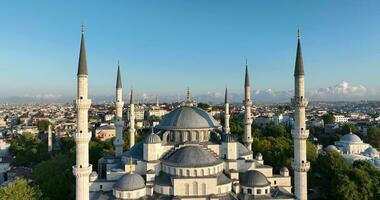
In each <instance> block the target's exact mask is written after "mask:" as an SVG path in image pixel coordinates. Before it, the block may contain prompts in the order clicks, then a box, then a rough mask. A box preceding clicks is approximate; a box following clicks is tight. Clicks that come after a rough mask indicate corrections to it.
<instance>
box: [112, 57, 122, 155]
mask: <svg viewBox="0 0 380 200" xmlns="http://www.w3.org/2000/svg"><path fill="white" fill-rule="evenodd" d="M122 90H123V89H122V86H121V75H120V65H119V62H118V63H117V79H116V103H115V104H116V115H115V126H116V139H115V140H114V141H113V144H114V145H115V156H116V157H120V156H121V154H122V153H123V145H124V140H123V128H124V122H123V107H124V101H123V92H122Z"/></svg>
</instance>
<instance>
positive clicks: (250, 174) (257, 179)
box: [239, 170, 270, 187]
mask: <svg viewBox="0 0 380 200" xmlns="http://www.w3.org/2000/svg"><path fill="white" fill-rule="evenodd" d="M239 180H240V185H242V186H245V187H265V186H268V185H270V183H269V181H268V179H267V178H266V177H265V175H264V174H263V173H261V172H259V171H256V170H249V171H247V172H244V173H241V174H240V175H239Z"/></svg>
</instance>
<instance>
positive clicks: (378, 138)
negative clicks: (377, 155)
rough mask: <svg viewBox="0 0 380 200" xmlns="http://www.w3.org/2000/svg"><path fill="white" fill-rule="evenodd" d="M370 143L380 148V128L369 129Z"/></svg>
mask: <svg viewBox="0 0 380 200" xmlns="http://www.w3.org/2000/svg"><path fill="white" fill-rule="evenodd" d="M367 135H368V143H370V144H371V145H372V146H373V147H375V148H380V128H369V129H368V134H367Z"/></svg>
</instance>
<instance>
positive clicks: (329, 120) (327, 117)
mask: <svg viewBox="0 0 380 200" xmlns="http://www.w3.org/2000/svg"><path fill="white" fill-rule="evenodd" d="M322 119H323V123H324V124H331V123H333V122H334V121H335V117H334V115H333V114H331V113H326V114H324V115H323V116H322Z"/></svg>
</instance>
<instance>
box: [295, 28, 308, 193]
mask: <svg viewBox="0 0 380 200" xmlns="http://www.w3.org/2000/svg"><path fill="white" fill-rule="evenodd" d="M304 75H305V73H304V67H303V60H302V52H301V41H300V33H299V31H298V45H297V56H296V64H295V68H294V98H292V104H293V106H294V127H293V129H292V131H291V133H292V137H293V141H294V161H293V163H292V168H293V170H294V191H295V195H296V196H297V199H299V200H306V199H307V171H309V168H310V163H309V162H308V161H307V160H306V140H307V138H308V137H309V130H306V124H305V108H306V106H307V103H308V102H307V99H306V98H305V83H304Z"/></svg>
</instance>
